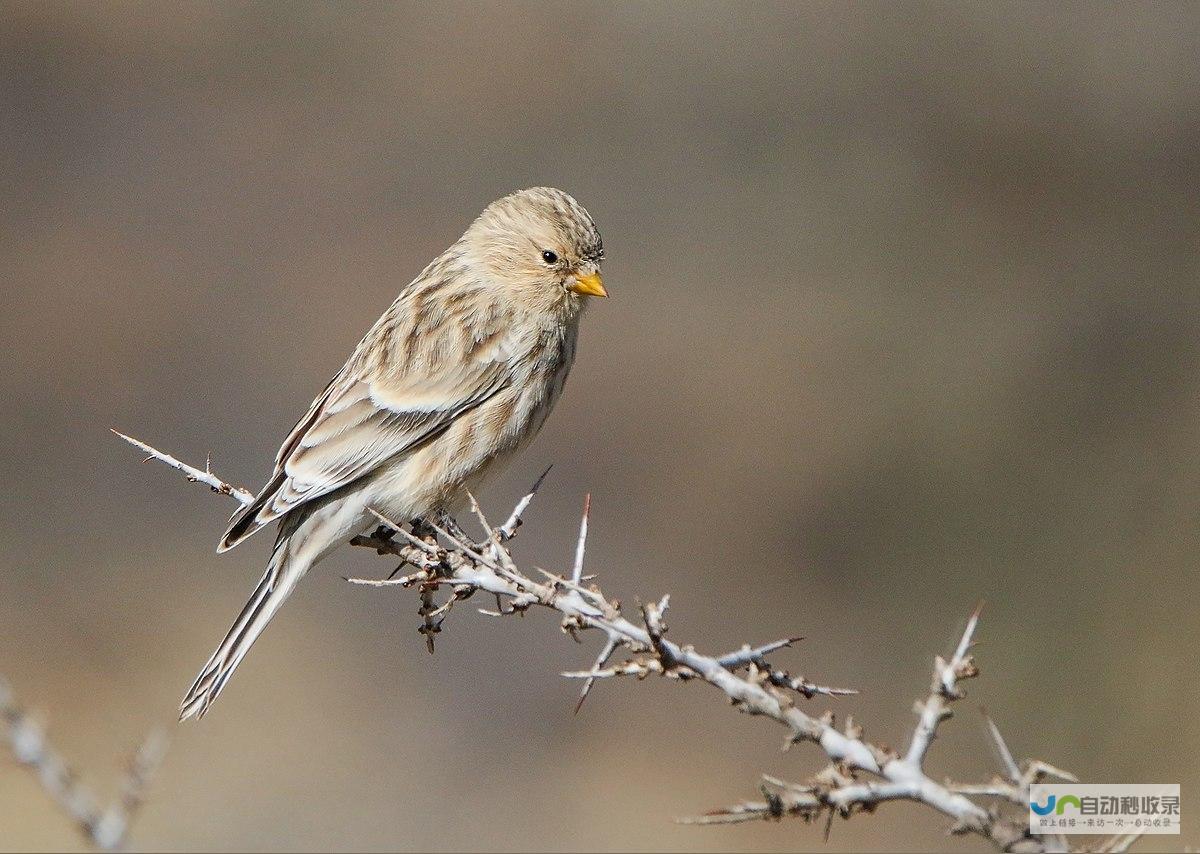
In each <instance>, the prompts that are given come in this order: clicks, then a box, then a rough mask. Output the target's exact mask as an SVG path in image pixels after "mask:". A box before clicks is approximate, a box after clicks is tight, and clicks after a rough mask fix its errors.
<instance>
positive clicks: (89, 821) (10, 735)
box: [0, 678, 167, 851]
mask: <svg viewBox="0 0 1200 854" xmlns="http://www.w3.org/2000/svg"><path fill="white" fill-rule="evenodd" d="M0 726H2V727H3V730H4V736H5V739H6V740H7V741H8V745H9V748H10V750H11V751H12V755H13V757H14V758H15V759H16V760H17V762H18V763H20V764H21V765H24V766H25V767H27V768H29V769H30V770H31V771H32V772H33V773H34V774H35V775H37V778H38V782H39V783H41V785H42V788H43V789H44V790H45V791H46V793H47V794H48V795H50V797H51V798H52V799H53V800H54V802H55V803H56V804H58V806H59V807H60V808H61V809H62V811H63V812H65V813H66V814H67V816H68V817H69V818H70V819H71V821H73V822H74V823H75V824H76V825H77V826H78V827H79V828H80V830H81V831H82V832H83V834H84V836H85V838H86V839H87V841H88V842H89V843H90V844H91V845H93V846H94V847H96V848H100V849H103V850H105V851H112V850H115V849H117V848H120V847H121V846H122V845H123V844H124V842H125V838H126V836H127V835H128V833H129V827H130V825H131V824H132V822H133V819H134V818H135V817H136V816H137V813H138V810H139V809H140V808H141V806H142V802H143V800H144V799H145V793H146V788H147V786H148V785H149V784H150V780H151V778H152V777H153V776H154V774H155V772H156V771H157V770H158V767H159V765H161V764H162V760H163V756H164V755H165V754H166V749H167V738H166V734H165V733H164V732H163V731H162V730H158V729H156V730H153V731H152V732H151V733H150V734H149V735H148V736H147V737H146V739H145V741H143V742H142V743H141V745H140V746H139V747H138V749H137V751H136V752H135V753H134V754H133V756H132V757H131V758H130V760H129V764H128V766H127V767H126V769H125V773H124V775H123V776H122V778H121V782H120V790H119V794H118V795H117V797H116V798H115V799H114V800H113V801H112V803H111V804H109V805H108V806H107V807H104V808H101V807H99V806H98V804H97V799H96V797H95V796H94V795H93V794H92V793H91V791H90V790H89V789H88V788H87V787H86V786H84V785H83V783H81V782H80V781H79V777H78V775H77V774H76V773H75V771H74V770H73V769H72V768H71V766H70V765H68V764H67V762H66V760H65V759H63V757H62V754H60V753H59V752H58V751H57V750H55V749H54V745H52V744H51V743H50V741H49V739H48V738H47V736H46V727H45V725H44V724H43V723H42V722H41V721H39V720H38V719H37V718H36V717H35V716H33V715H31V714H30V713H29V712H27V711H26V710H25V709H24V708H22V707H21V706H20V705H19V704H18V703H17V701H16V698H15V697H14V696H13V692H12V688H11V687H10V686H9V684H8V683H7V682H6V681H4V680H3V679H2V678H0Z"/></svg>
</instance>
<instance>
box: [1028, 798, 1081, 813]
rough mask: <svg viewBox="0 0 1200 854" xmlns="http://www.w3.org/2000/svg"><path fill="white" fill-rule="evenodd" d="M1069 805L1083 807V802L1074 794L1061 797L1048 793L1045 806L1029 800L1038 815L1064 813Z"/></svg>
mask: <svg viewBox="0 0 1200 854" xmlns="http://www.w3.org/2000/svg"><path fill="white" fill-rule="evenodd" d="M1068 806H1074V807H1075V809H1081V808H1082V807H1083V804H1081V803H1080V802H1079V798H1077V797H1075V796H1074V795H1063V796H1062V798H1061V799H1060V798H1058V797H1057V796H1056V795H1047V796H1046V805H1045V806H1042V805H1041V804H1039V803H1038V802H1037V801H1030V802H1029V808H1030V809H1031V810H1033V811H1034V812H1035V813H1036V814H1037V815H1050V813H1054V814H1055V815H1062V814H1063V812H1064V811H1065V810H1066V808H1067V807H1068Z"/></svg>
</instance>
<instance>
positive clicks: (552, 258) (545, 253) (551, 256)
mask: <svg viewBox="0 0 1200 854" xmlns="http://www.w3.org/2000/svg"><path fill="white" fill-rule="evenodd" d="M542 260H543V261H545V262H546V263H547V264H557V263H558V255H557V254H556V253H554V252H551V251H550V250H549V249H543V250H542Z"/></svg>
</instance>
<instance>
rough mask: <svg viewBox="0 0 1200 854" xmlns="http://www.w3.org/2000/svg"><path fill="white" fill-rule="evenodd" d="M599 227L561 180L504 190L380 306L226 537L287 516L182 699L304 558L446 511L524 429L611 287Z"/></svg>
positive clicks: (259, 619) (247, 639)
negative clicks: (251, 586)
mask: <svg viewBox="0 0 1200 854" xmlns="http://www.w3.org/2000/svg"><path fill="white" fill-rule="evenodd" d="M603 257H604V250H603V247H602V245H601V241H600V232H599V231H597V229H596V225H595V223H594V222H593V221H592V218H591V217H590V216H589V215H588V212H587V211H586V210H584V209H583V207H582V206H581V205H580V204H579V203H578V202H576V201H575V200H574V199H573V198H571V197H570V196H569V195H567V194H566V193H564V192H562V191H561V190H555V189H551V188H549V187H535V188H532V189H529V190H522V191H520V192H518V193H513V194H512V195H510V196H505V197H504V198H502V199H500V200H498V201H496V202H493V203H492V204H490V205H488V207H487V209H486V210H484V212H483V213H482V214H481V215H480V216H479V218H478V219H476V220H475V221H474V222H473V223H472V224H471V226H470V228H468V229H467V231H466V233H465V234H463V236H462V237H461V238H459V240H458V241H457V242H456V243H455V244H454V245H453V246H451V247H450V248H449V249H447V250H446V251H445V252H444V253H442V255H440V256H439V257H438V258H437V259H436V260H434V261H433V263H431V264H430V265H429V266H428V267H426V268H425V269H424V270H423V271H422V272H421V274H420V275H419V276H417V278H416V279H414V280H413V281H412V283H411V284H409V285H408V287H406V288H404V289H403V290H402V291H401V292H400V296H399V297H397V298H396V301H395V302H393V303H392V305H391V306H390V307H389V308H388V310H387V311H385V312H384V314H383V316H382V317H380V318H379V320H378V321H376V323H375V325H374V326H372V327H371V329H370V331H369V332H367V334H366V336H365V337H364V338H363V339H362V341H361V342H359V345H358V347H357V348H355V350H354V353H353V354H352V355H351V356H350V358H349V360H348V361H347V362H346V364H345V366H344V367H343V368H342V369H341V370H340V371H339V372H338V373H337V375H336V376H335V377H334V378H333V379H332V380H331V381H330V383H329V385H327V386H326V387H325V390H324V391H323V392H321V394H319V395H318V396H317V398H316V400H314V401H313V403H312V406H310V407H309V410H308V412H307V413H306V414H305V415H304V417H303V418H301V419H300V421H299V422H297V424H296V426H295V427H294V428H293V429H292V432H291V434H290V435H289V436H288V437H287V439H286V440H285V441H284V443H283V446H282V447H281V448H280V449H279V453H278V454H277V455H276V457H275V471H274V473H273V474H272V475H271V478H270V479H269V480H268V481H267V484H266V486H264V487H263V488H262V491H261V492H259V494H258V496H257V497H256V498H255V500H254V502H253V503H252V504H249V505H247V506H246V507H244V508H242V509H241V510H239V511H238V512H237V513H235V514H234V516H233V518H232V520H230V525H229V528H228V530H227V531H226V532H225V536H224V537H223V538H222V539H221V543H220V545H219V546H218V549H217V550H218V551H221V552H223V551H226V550H228V549H231V548H233V547H234V546H236V545H237V544H238V543H240V542H242V540H244V539H246V538H247V537H249V536H250V535H251V534H253V533H254V532H255V531H258V530H259V529H260V528H262V527H263V526H265V525H267V524H268V523H270V522H273V521H275V520H279V533H278V536H277V537H276V539H275V549H274V551H273V552H272V554H271V559H270V562H269V563H268V565H267V571H266V574H265V575H263V577H262V580H261V581H260V582H259V583H258V587H257V588H256V589H255V591H254V594H253V595H252V596H251V597H250V601H249V602H248V603H247V604H246V607H245V608H243V609H242V613H241V614H240V615H238V618H237V620H236V621H235V622H234V624H233V627H232V628H231V629H230V630H229V633H228V634H227V635H225V639H224V640H223V641H221V645H220V646H219V647H217V650H216V652H214V653H213V655H212V657H211V658H210V659H209V660H208V663H207V664H205V665H204V669H203V670H201V671H200V675H199V676H198V677H197V678H196V681H195V683H194V684H193V685H192V687H191V689H190V690H189V691H188V692H187V696H186V697H184V700H183V703H182V705H181V706H180V719H181V720H185V719H187V718H190V717H200V716H201V715H203V714H204V713H205V712H206V711H207V710H208V707H209V706H210V705H211V704H212V702H213V701H214V700H215V699H216V698H217V696H218V695H219V694H220V693H221V690H222V689H223V688H224V687H225V685H226V683H227V682H228V680H229V677H230V676H231V675H232V674H233V671H234V670H235V669H236V668H237V666H238V664H239V663H241V660H242V658H243V657H245V655H246V652H247V651H248V650H249V649H250V646H251V644H253V643H254V641H255V639H256V638H257V637H258V636H259V634H261V632H262V630H263V629H264V628H266V626H267V623H269V622H270V621H271V618H272V617H273V616H275V612H276V611H278V610H279V606H280V605H282V604H283V602H284V601H285V600H286V599H287V597H288V596H289V594H291V592H292V590H293V589H294V588H295V586H296V582H298V581H299V580H300V579H301V578H303V577H304V574H305V573H306V572H308V570H309V568H310V567H312V565H313V564H315V563H316V562H317V561H319V560H321V559H322V558H324V557H325V556H326V555H328V554H329V553H330V552H332V551H333V550H334V549H336V548H337V547H338V546H340V545H342V544H343V543H345V542H347V541H348V540H349V539H350V538H352V537H353V536H355V535H356V534H360V533H363V532H365V531H368V530H370V529H371V528H372V527H374V526H375V525H376V524H377V522H378V520H377V519H376V517H375V516H373V515H372V513H371V512H370V511H372V510H374V511H376V512H378V513H380V514H382V515H384V516H386V517H387V518H389V519H395V520H397V521H401V522H403V521H407V520H410V519H419V518H439V517H440V518H445V517H446V516H448V515H449V514H450V513H451V512H453V511H455V510H457V509H459V506H460V504H461V502H462V500H463V496H464V493H465V491H466V490H467V489H474V488H475V487H476V486H477V485H478V482H479V481H480V480H481V479H482V478H483V477H484V476H485V475H486V474H488V473H494V472H495V471H496V470H497V469H498V468H499V467H500V464H501V463H502V462H503V461H504V460H505V459H507V458H509V457H510V456H511V455H512V454H513V453H514V452H515V451H517V450H518V449H519V448H521V447H522V446H523V445H524V444H526V443H528V442H529V441H530V440H531V439H532V438H533V437H534V436H535V435H536V434H537V432H538V430H539V429H540V428H541V426H542V424H543V423H544V422H545V420H546V416H547V415H549V414H550V410H551V409H552V408H553V407H554V404H555V402H556V401H557V400H558V397H559V395H560V394H561V393H562V390H563V384H564V383H565V382H566V379H567V372H568V371H569V370H570V369H571V363H572V361H573V360H574V358H575V341H576V336H577V333H578V330H579V319H580V316H581V315H582V313H583V308H584V305H585V302H586V298H587V297H589V296H601V297H602V296H607V295H608V294H607V292H606V291H605V289H604V284H603V282H602V281H601V278H600V263H601V260H602V259H603Z"/></svg>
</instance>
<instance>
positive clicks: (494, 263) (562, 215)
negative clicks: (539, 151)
mask: <svg viewBox="0 0 1200 854" xmlns="http://www.w3.org/2000/svg"><path fill="white" fill-rule="evenodd" d="M463 243H464V245H465V248H466V251H467V253H469V255H470V256H471V258H472V260H473V261H475V262H476V263H478V264H480V265H482V267H483V271H484V273H485V275H486V277H487V278H488V279H489V280H490V281H491V282H494V283H495V284H496V285H497V286H499V287H503V288H506V289H507V290H508V291H509V292H510V295H511V296H512V297H513V299H514V300H516V301H517V302H519V303H521V304H522V305H524V306H525V307H527V308H530V309H535V310H537V309H540V310H544V311H549V312H555V313H557V312H565V313H567V314H577V313H578V312H579V311H580V310H582V308H583V304H584V301H585V300H586V299H587V298H588V297H606V296H608V291H607V290H605V287H604V282H603V280H602V279H601V278H600V264H601V262H602V261H603V260H604V245H603V243H602V242H601V240H600V232H599V231H598V230H597V228H596V223H595V222H593V221H592V218H591V216H590V215H589V214H588V212H587V211H586V210H584V209H583V206H582V205H581V204H579V202H577V201H575V200H574V199H573V198H571V197H570V196H569V195H567V194H566V193H564V192H563V191H562V190H555V189H553V188H551V187H533V188H531V189H528V190H521V191H520V192H517V193H513V194H512V195H509V196H505V197H504V198H502V199H498V200H497V201H495V202H492V203H491V204H490V205H488V206H487V208H486V209H485V210H484V212H483V213H482V214H480V215H479V218H478V219H476V220H475V222H474V223H472V224H471V227H470V228H469V229H467V233H466V234H464V235H463Z"/></svg>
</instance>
